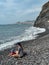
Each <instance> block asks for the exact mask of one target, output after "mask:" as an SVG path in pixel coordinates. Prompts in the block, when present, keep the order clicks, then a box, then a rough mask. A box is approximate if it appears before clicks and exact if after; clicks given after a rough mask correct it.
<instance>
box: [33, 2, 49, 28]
mask: <svg viewBox="0 0 49 65" xmlns="http://www.w3.org/2000/svg"><path fill="white" fill-rule="evenodd" d="M34 26H36V27H44V28H48V29H49V1H48V2H47V3H45V4H44V5H43V7H42V11H41V12H40V14H39V16H38V17H37V19H36V21H35V24H34Z"/></svg>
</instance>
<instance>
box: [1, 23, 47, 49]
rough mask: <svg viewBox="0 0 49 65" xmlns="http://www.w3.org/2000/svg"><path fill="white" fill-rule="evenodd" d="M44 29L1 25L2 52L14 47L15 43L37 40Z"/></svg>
mask: <svg viewBox="0 0 49 65" xmlns="http://www.w3.org/2000/svg"><path fill="white" fill-rule="evenodd" d="M45 31H46V30H45V29H44V28H36V27H33V26H32V25H31V24H11V25H0V50H4V49H6V48H9V47H12V46H13V45H14V44H15V43H17V42H21V41H26V40H31V39H35V38H37V36H38V33H42V32H45Z"/></svg>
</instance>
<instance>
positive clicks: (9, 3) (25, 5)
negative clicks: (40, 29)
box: [0, 0, 49, 24]
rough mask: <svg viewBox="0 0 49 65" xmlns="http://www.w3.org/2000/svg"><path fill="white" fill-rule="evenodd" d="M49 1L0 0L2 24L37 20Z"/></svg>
mask: <svg viewBox="0 0 49 65" xmlns="http://www.w3.org/2000/svg"><path fill="white" fill-rule="evenodd" d="M48 1H49V0H0V24H11V23H16V22H17V21H26V20H35V19H36V17H37V16H38V15H39V12H40V11H41V8H42V5H43V4H44V3H46V2H48Z"/></svg>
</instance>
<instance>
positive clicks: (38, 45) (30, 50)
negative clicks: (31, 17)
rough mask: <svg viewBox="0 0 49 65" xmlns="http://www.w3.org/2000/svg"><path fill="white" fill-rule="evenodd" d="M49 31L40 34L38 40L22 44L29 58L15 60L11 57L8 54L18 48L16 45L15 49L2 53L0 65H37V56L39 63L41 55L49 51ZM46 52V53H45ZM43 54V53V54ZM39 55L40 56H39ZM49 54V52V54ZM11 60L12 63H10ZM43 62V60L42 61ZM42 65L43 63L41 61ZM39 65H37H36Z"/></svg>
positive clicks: (0, 53) (0, 52) (0, 54)
mask: <svg viewBox="0 0 49 65" xmlns="http://www.w3.org/2000/svg"><path fill="white" fill-rule="evenodd" d="M48 38H49V30H48V31H46V32H44V33H40V34H39V37H37V39H35V40H29V41H22V42H21V44H22V46H23V47H24V50H25V51H26V52H27V54H28V55H27V56H25V57H23V58H18V59H17V58H13V57H9V56H8V54H9V52H10V50H11V49H12V48H15V49H16V48H17V47H16V45H14V47H12V48H8V49H6V50H4V51H0V61H1V62H0V65H11V64H12V65H16V63H17V65H24V64H25V65H28V64H30V63H31V64H35V63H36V61H37V60H35V59H36V58H35V57H36V56H37V57H38V61H37V62H38V63H40V62H39V58H40V57H41V56H40V55H42V54H44V52H45V51H46V50H45V49H49V39H48ZM43 50H45V51H43ZM47 51H49V50H47ZM42 52H43V53H42ZM38 53H39V54H38ZM48 53H49V52H48ZM9 60H10V61H9ZM40 61H41V59H40ZM41 63H42V61H41ZM36 65H37V64H36Z"/></svg>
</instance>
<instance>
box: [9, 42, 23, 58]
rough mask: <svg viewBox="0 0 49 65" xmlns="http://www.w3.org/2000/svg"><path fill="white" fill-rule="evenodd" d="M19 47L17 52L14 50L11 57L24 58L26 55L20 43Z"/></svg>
mask: <svg viewBox="0 0 49 65" xmlns="http://www.w3.org/2000/svg"><path fill="white" fill-rule="evenodd" d="M17 45H18V51H15V50H14V49H12V51H11V53H10V54H9V56H13V57H23V55H24V51H23V47H22V45H21V44H20V43H18V44H17Z"/></svg>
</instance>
